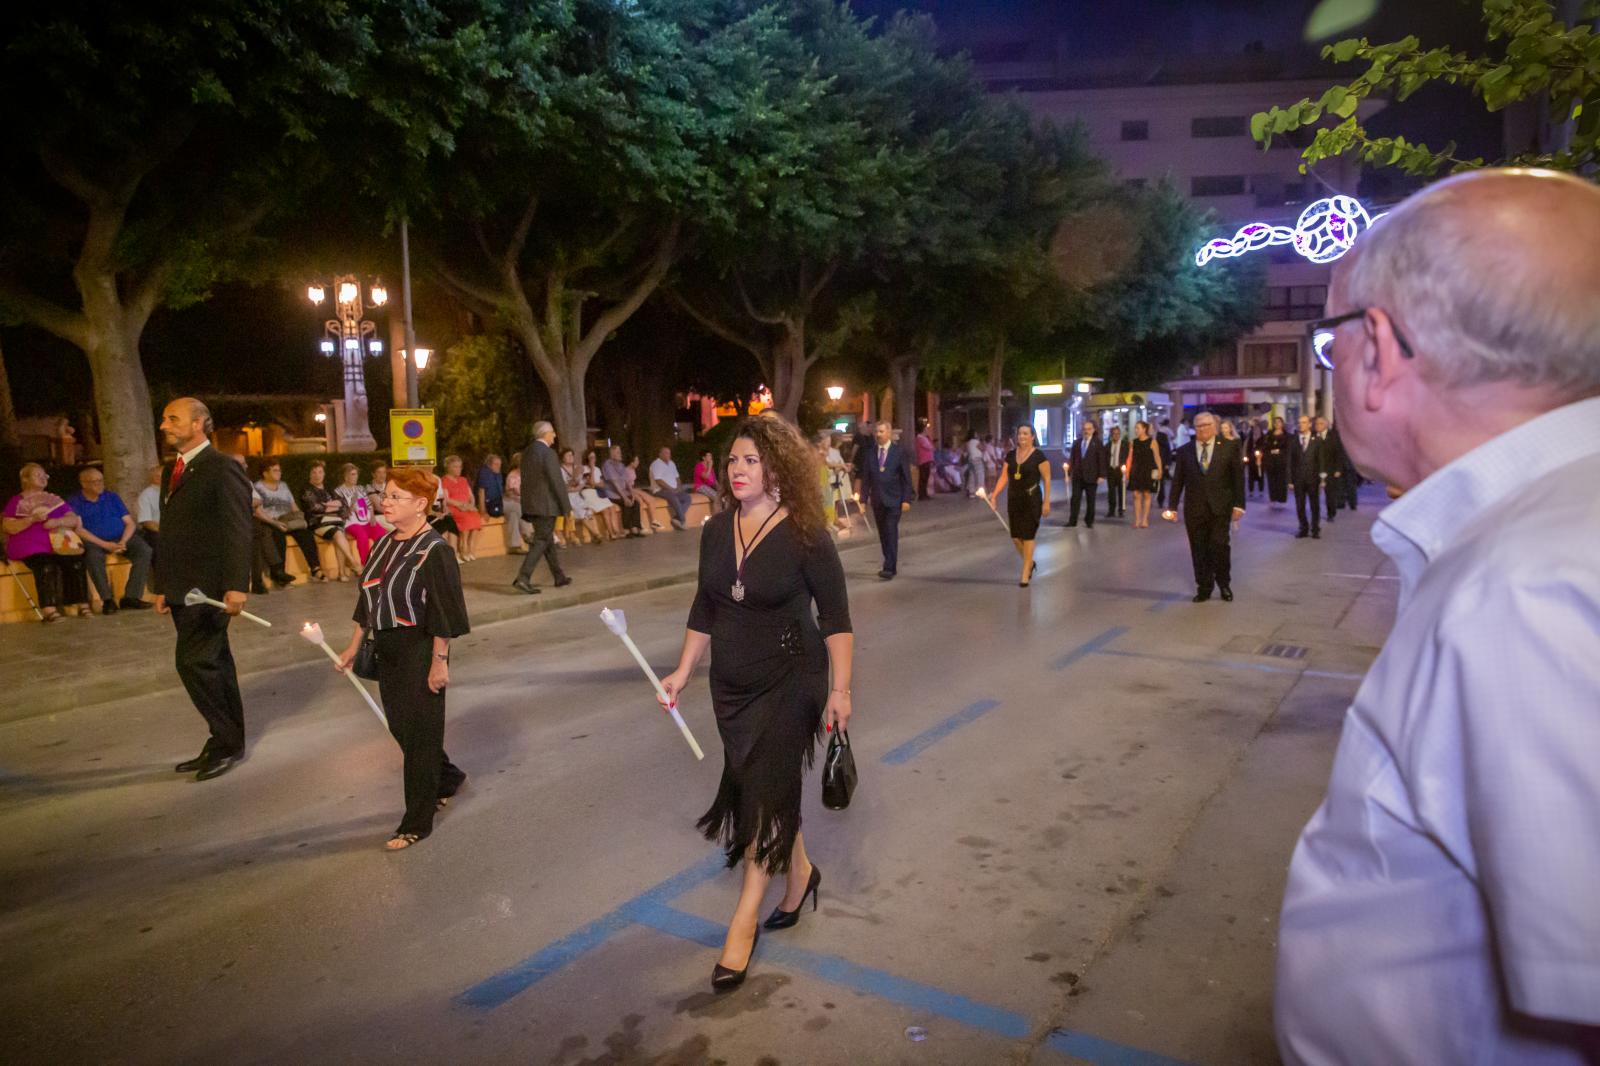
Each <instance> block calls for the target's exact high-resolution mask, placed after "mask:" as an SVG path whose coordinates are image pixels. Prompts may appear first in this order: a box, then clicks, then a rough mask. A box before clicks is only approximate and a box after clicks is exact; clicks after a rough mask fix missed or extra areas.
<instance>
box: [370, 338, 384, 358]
mask: <svg viewBox="0 0 1600 1066" xmlns="http://www.w3.org/2000/svg"><path fill="white" fill-rule="evenodd" d="M367 351H369V352H371V353H372V354H373V355H382V354H383V342H382V341H368V342H367Z"/></svg>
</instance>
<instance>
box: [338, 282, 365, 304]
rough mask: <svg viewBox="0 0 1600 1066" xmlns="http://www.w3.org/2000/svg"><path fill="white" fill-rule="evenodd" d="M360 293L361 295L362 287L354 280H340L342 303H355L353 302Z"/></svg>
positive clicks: (340, 300) (340, 298) (340, 299)
mask: <svg viewBox="0 0 1600 1066" xmlns="http://www.w3.org/2000/svg"><path fill="white" fill-rule="evenodd" d="M360 295H361V289H360V287H358V286H357V285H356V283H355V282H353V281H341V282H339V302H340V303H342V304H353V303H355V302H356V298H357V297H358V296H360Z"/></svg>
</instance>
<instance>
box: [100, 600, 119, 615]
mask: <svg viewBox="0 0 1600 1066" xmlns="http://www.w3.org/2000/svg"><path fill="white" fill-rule="evenodd" d="M100 613H101V614H116V613H117V601H116V600H107V601H105V602H104V603H102V604H101V605H100Z"/></svg>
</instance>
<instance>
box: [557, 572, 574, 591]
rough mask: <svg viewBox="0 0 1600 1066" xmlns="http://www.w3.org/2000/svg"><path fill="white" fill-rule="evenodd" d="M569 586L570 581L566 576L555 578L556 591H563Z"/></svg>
mask: <svg viewBox="0 0 1600 1066" xmlns="http://www.w3.org/2000/svg"><path fill="white" fill-rule="evenodd" d="M570 584H572V579H571V578H570V577H568V576H567V575H566V574H562V575H561V576H560V577H558V578H556V582H555V586H556V588H558V589H564V588H566V587H567V586H568V585H570Z"/></svg>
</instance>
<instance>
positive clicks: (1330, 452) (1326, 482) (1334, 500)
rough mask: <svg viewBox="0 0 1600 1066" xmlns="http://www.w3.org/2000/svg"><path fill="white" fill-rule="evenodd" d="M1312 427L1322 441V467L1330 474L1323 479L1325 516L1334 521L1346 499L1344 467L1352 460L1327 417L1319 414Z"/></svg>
mask: <svg viewBox="0 0 1600 1066" xmlns="http://www.w3.org/2000/svg"><path fill="white" fill-rule="evenodd" d="M1311 428H1312V430H1313V431H1314V432H1315V433H1316V435H1317V440H1319V441H1321V442H1322V469H1323V470H1324V471H1326V472H1327V475H1328V476H1327V477H1325V478H1324V479H1323V481H1322V503H1323V517H1325V518H1326V519H1327V520H1328V521H1329V522H1332V521H1333V516H1334V515H1335V514H1336V513H1337V512H1338V510H1339V504H1340V503H1341V502H1343V500H1344V468H1345V467H1346V466H1348V465H1349V462H1350V460H1349V459H1347V458H1345V454H1344V448H1343V447H1341V446H1340V444H1339V435H1338V434H1337V433H1334V432H1332V431H1331V430H1330V428H1329V426H1328V420H1327V419H1326V418H1323V417H1322V416H1321V415H1318V416H1317V417H1316V418H1315V419H1314V420H1313V421H1312V423H1311Z"/></svg>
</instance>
